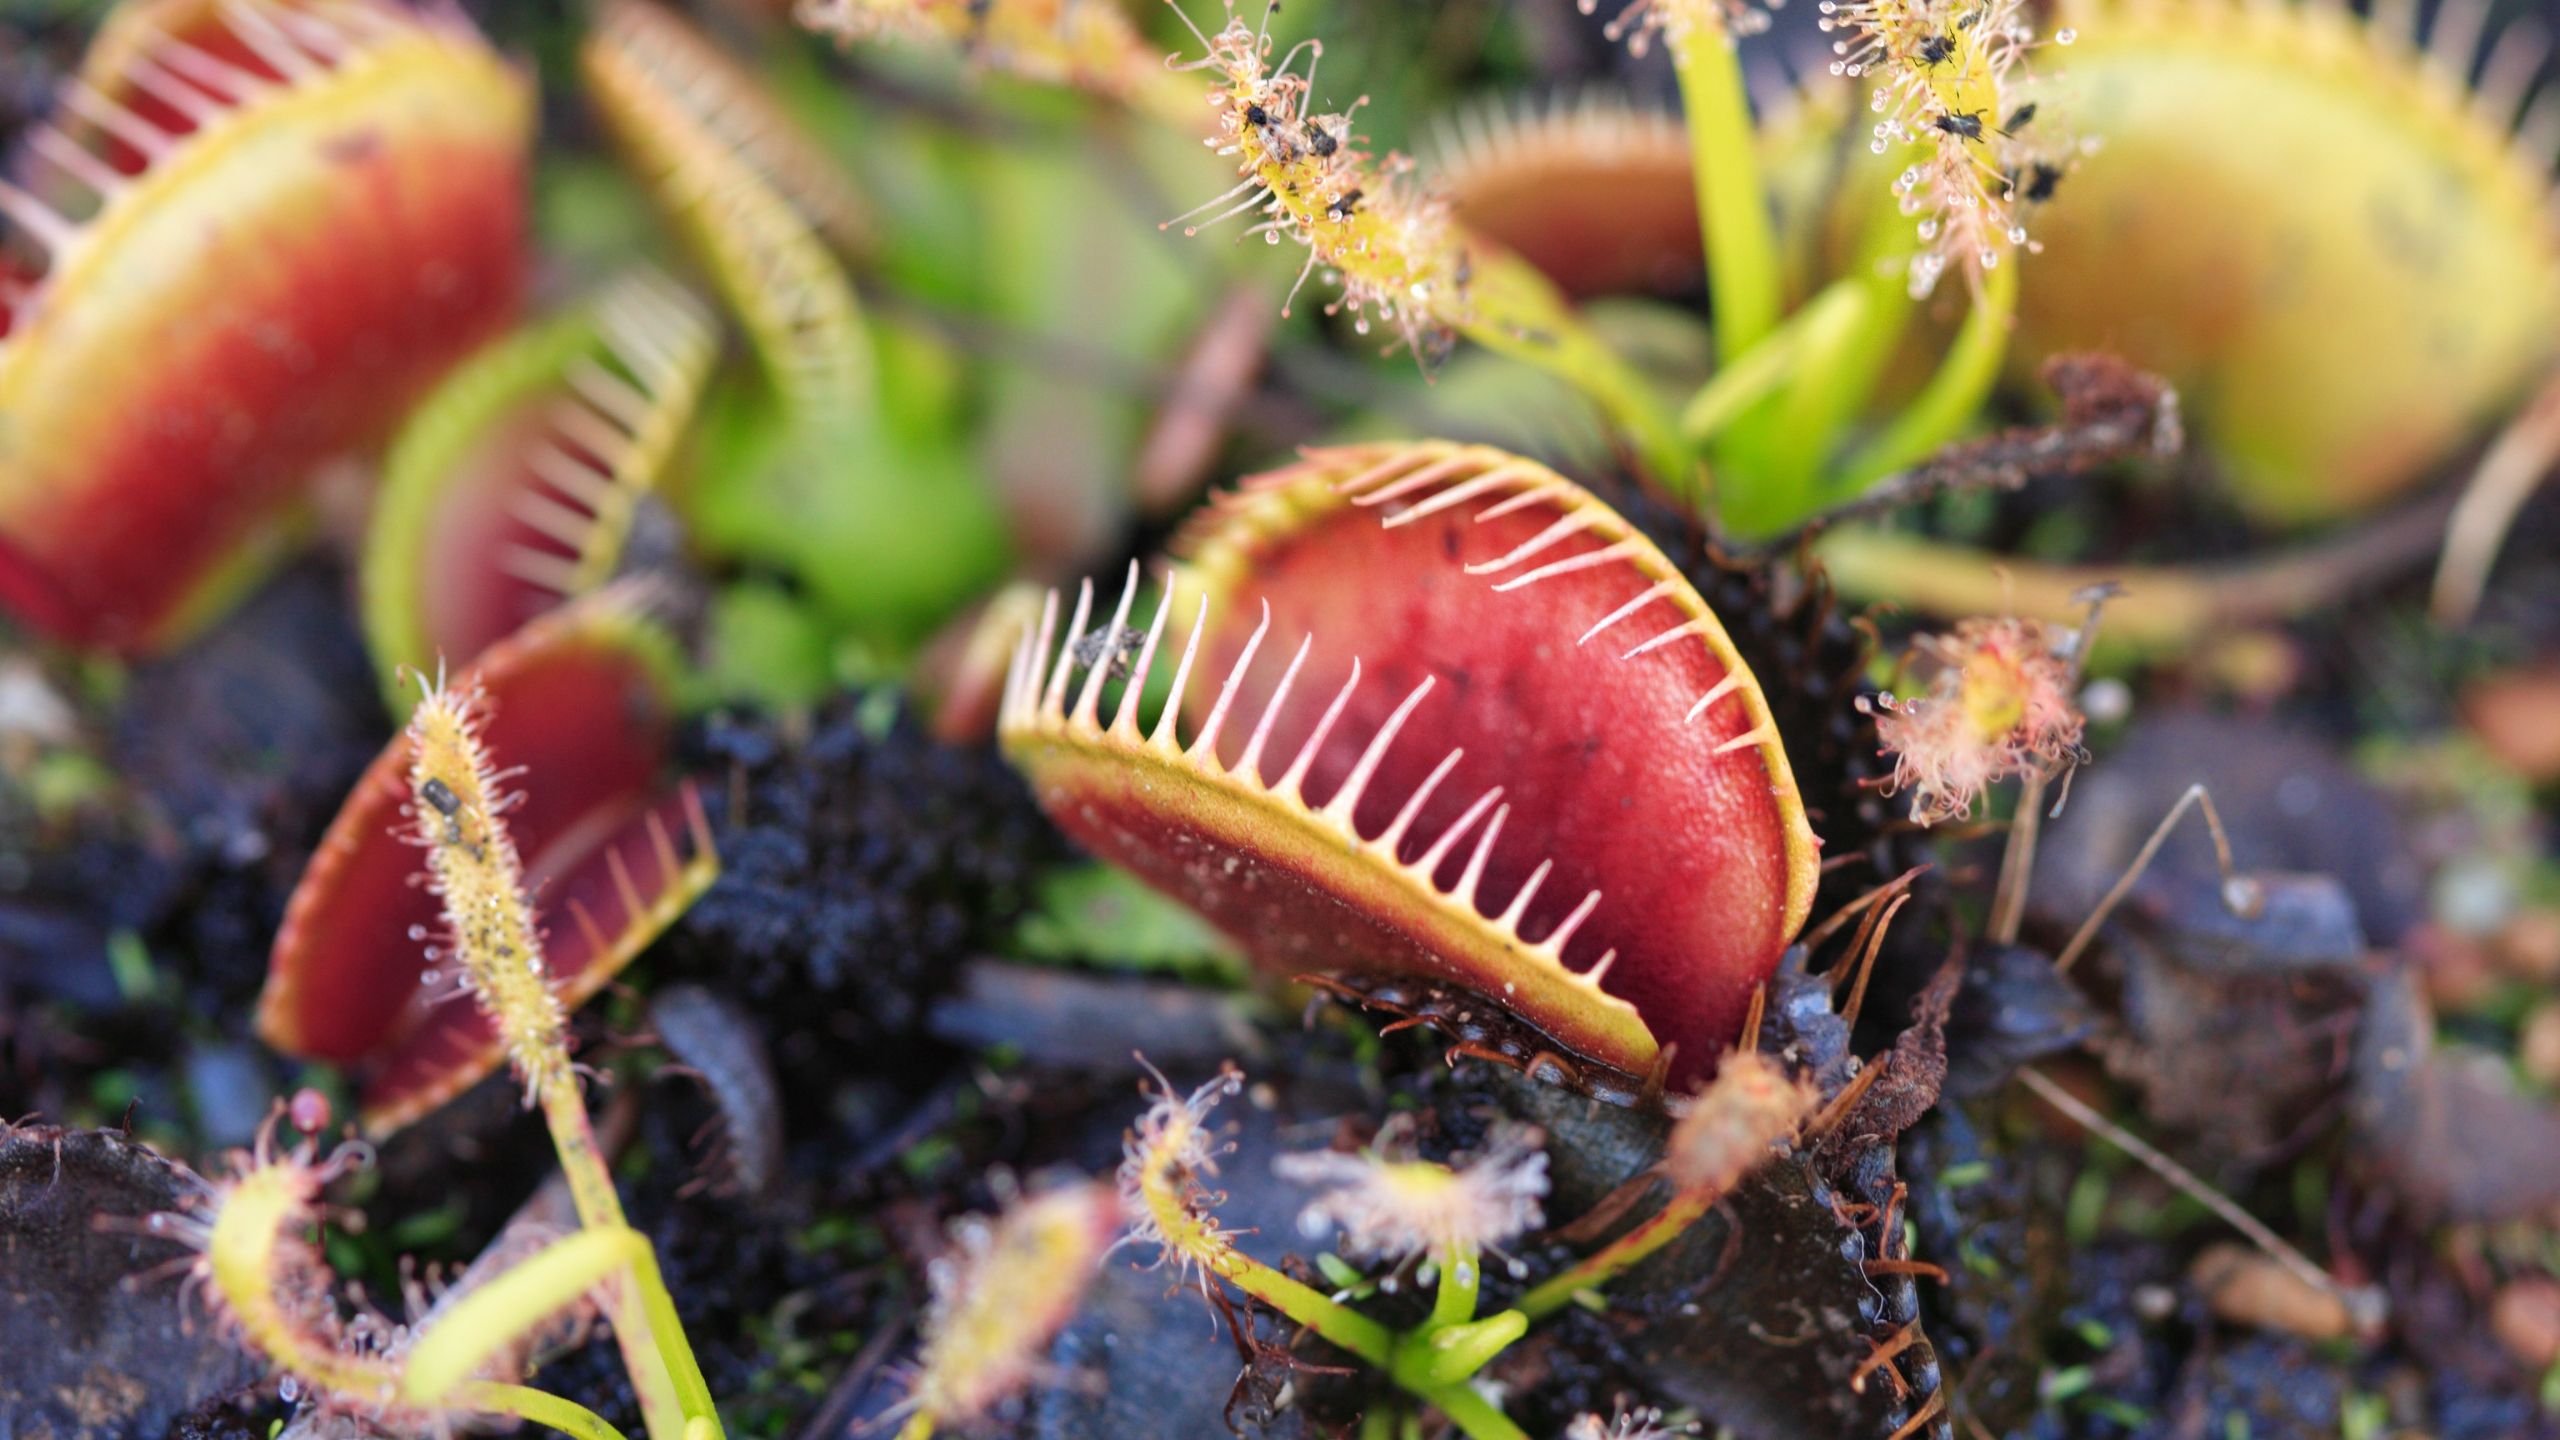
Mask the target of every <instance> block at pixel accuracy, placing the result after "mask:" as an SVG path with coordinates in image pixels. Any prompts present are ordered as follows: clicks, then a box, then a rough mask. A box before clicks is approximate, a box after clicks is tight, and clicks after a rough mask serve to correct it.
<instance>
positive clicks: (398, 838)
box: [258, 591, 719, 1133]
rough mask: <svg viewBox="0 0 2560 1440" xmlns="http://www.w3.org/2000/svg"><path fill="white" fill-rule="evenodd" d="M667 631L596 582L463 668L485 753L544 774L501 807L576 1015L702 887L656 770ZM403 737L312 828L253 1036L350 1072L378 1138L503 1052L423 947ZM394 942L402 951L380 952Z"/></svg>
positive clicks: (700, 857) (669, 682)
mask: <svg viewBox="0 0 2560 1440" xmlns="http://www.w3.org/2000/svg"><path fill="white" fill-rule="evenodd" d="M674 664H675V659H674V655H673V652H672V649H671V642H670V641H669V640H668V639H667V638H666V636H665V635H664V634H663V633H662V632H660V631H658V630H657V629H656V628H655V627H654V626H653V625H651V624H650V622H649V621H648V620H646V619H645V618H644V617H643V616H642V615H640V614H639V613H637V612H636V609H635V606H634V602H633V599H632V597H631V596H630V595H628V594H627V593H624V592H619V591H608V592H606V593H604V594H601V595H598V596H595V597H592V598H590V599H588V600H586V601H584V602H582V603H580V604H578V605H574V606H571V607H568V608H566V609H563V610H559V611H556V612H554V613H552V614H550V615H547V616H544V617H543V618H541V619H539V620H536V621H534V622H533V623H532V624H530V625H527V626H526V627H525V628H524V629H522V630H520V631H518V632H517V633H516V634H515V635H513V636H511V637H509V638H508V639H507V640H505V641H503V642H501V643H500V644H498V645H496V646H494V647H492V648H491V649H490V650H489V651H488V652H487V653H486V654H484V655H483V656H482V657H481V658H480V660H479V662H478V663H477V664H476V665H474V666H472V667H471V669H470V670H469V671H467V672H466V673H465V674H464V676H463V677H462V680H461V682H460V683H461V684H462V685H463V686H464V687H466V688H468V689H470V690H472V691H474V692H475V693H477V694H479V695H480V696H482V697H483V698H482V701H481V707H482V713H481V716H480V718H479V720H478V722H477V723H478V725H479V734H480V736H481V740H482V743H484V744H485V745H486V746H487V748H488V750H489V753H490V754H492V755H494V756H495V757H496V758H497V761H498V763H500V764H503V765H506V766H509V767H523V768H524V769H526V770H527V771H529V772H531V773H533V774H536V775H539V776H541V777H542V783H541V784H540V785H539V786H535V787H530V788H528V789H526V790H525V791H524V792H522V793H523V799H522V801H521V802H520V803H519V804H517V806H516V808H514V809H512V810H511V811H510V812H509V814H508V829H509V831H510V832H511V834H512V836H513V841H514V844H515V846H516V848H517V849H518V850H519V851H520V852H521V853H522V854H523V856H524V867H525V875H526V877H527V879H528V881H529V883H530V884H531V886H532V888H533V891H534V895H535V904H536V911H537V917H538V921H537V923H538V924H539V926H540V928H541V930H542V931H543V933H544V935H545V937H546V944H545V948H546V951H547V957H548V958H547V963H548V966H549V970H548V973H549V976H550V982H549V983H550V985H551V987H552V989H553V990H554V991H555V992H556V993H557V994H558V996H559V998H560V1001H561V1003H562V1004H563V1005H565V1006H568V1007H571V1008H574V1007H575V1006H576V1005H578V1004H579V1003H581V1002H582V1001H584V1000H585V999H586V998H587V997H589V996H591V995H593V994H594V993H595V992H596V991H597V990H598V989H600V988H601V987H602V986H603V985H604V983H605V982H606V981H608V980H610V979H612V978H613V976H614V974H615V973H616V972H618V971H620V970H621V969H622V967H623V966H625V965H627V964H629V963H630V962H631V960H632V958H633V957H634V956H636V955H638V954H639V952H640V951H641V950H642V949H643V948H644V947H645V946H646V945H647V944H648V942H649V941H650V940H651V939H653V938H655V937H656V936H657V935H658V934H659V932H661V931H663V930H664V929H665V928H666V927H667V926H668V925H669V924H671V923H673V922H674V920H675V918H676V917H677V916H678V915H681V914H682V913H683V912H684V909H685V907H686V906H687V905H690V904H691V903H692V902H693V900H694V899H695V898H696V897H698V896H699V895H700V894H701V893H702V892H703V891H704V890H706V889H708V888H709V887H710V885H711V882H712V880H713V879H714V878H716V876H717V874H718V869H719V864H718V860H717V858H716V857H715V856H714V855H713V853H712V850H711V846H710V842H709V827H708V825H707V823H706V822H705V820H704V818H703V816H702V812H701V808H700V804H699V802H698V800H697V799H696V798H695V797H694V794H693V792H692V790H691V789H690V788H689V787H682V786H675V785H671V784H669V783H668V781H667V780H666V778H665V774H664V769H665V765H666V760H667V746H668V740H669V736H670V734H671V732H672V727H673V725H674V719H675V709H674V699H673V686H674V681H675V677H674V671H673V668H672V667H673V666H674ZM412 744H413V742H412V741H411V739H410V737H409V736H407V735H405V734H404V735H402V736H400V737H398V738H396V739H394V740H393V741H392V742H391V744H390V745H389V746H388V747H386V748H385V749H384V750H383V752H382V754H381V755H380V756H379V757H378V758H377V759H376V760H375V761H374V763H373V765H372V766H371V767H370V768H369V769H367V770H366V772H365V775H364V778H363V779H361V780H359V781H358V782H357V784H356V788H355V790H354V792H353V793H352V794H351V795H349V797H348V799H347V802H346V805H345V806H344V808H342V809H341V810H340V811H339V813H338V817H337V819H336V820H335V821H333V822H332V823H331V825H330V827H329V832H328V834H327V835H326V836H324V837H323V838H322V840H321V843H320V848H319V850H318V852H317V853H316V854H315V855H314V856H313V858H312V862H311V867H310V869H309V870H308V871H307V872H305V874H304V876H303V880H302V883H301V885H300V886H298V887H297V888H296V889H295V891H294V894H293V899H292V901H291V903H290V904H289V905H288V906H287V908H286V911H285V917H284V923H283V926H282V928H281V929H280V930H279V931H278V932H277V935H276V944H275V951H274V954H273V956H272V958H271V959H270V961H269V968H268V974H267V985H266V990H265V992H264V993H263V994H262V995H261V996H260V997H259V1005H258V1033H259V1034H260V1035H261V1036H263V1037H264V1038H265V1039H266V1040H267V1042H268V1043H269V1044H271V1045H273V1046H275V1047H276V1048H277V1049H279V1050H282V1051H285V1052H286V1053H288V1054H293V1055H303V1056H309V1057H311V1058H314V1059H321V1060H328V1061H331V1062H332V1063H336V1064H342V1065H351V1066H354V1067H355V1068H356V1070H357V1073H358V1074H359V1076H360V1077H361V1080H362V1085H363V1093H362V1098H361V1104H360V1109H361V1116H360V1118H361V1119H362V1121H363V1123H364V1125H365V1127H366V1128H367V1129H368V1130H370V1131H373V1132H376V1133H380V1132H384V1131H389V1130H394V1129H397V1128H399V1127H400V1126H402V1125H405V1124H407V1123H409V1122H410V1121H411V1120H414V1119H416V1118H417V1117H418V1116H420V1115H422V1114H425V1113H426V1112H427V1111H429V1110H432V1109H434V1108H436V1107H437V1106H439V1105H441V1104H443V1103H444V1102H445V1101H447V1100H449V1099H451V1098H453V1097H454V1096H455V1095H457V1094H460V1093H461V1092H462V1091H463V1090H464V1089H465V1088H467V1087H468V1086H470V1085H471V1084H472V1083H474V1082H475V1081H477V1080H479V1079H480V1078H481V1077H483V1076H485V1075H487V1074H488V1073H489V1072H490V1071H492V1070H494V1069H496V1068H497V1067H498V1065H499V1064H500V1063H502V1061H503V1060H504V1058H505V1053H506V1051H505V1047H504V1044H503V1041H502V1037H501V1036H500V1035H499V1034H498V1033H497V1031H496V1030H495V1029H494V1028H493V1027H492V1026H491V1024H490V1022H489V1019H488V1017H487V1016H486V1015H485V1014H484V1013H482V1012H481V1011H480V1010H479V1009H477V1008H475V1007H473V1006H470V1005H466V1004H456V1003H452V1002H453V999H454V995H455V987H456V985H457V984H458V983H460V976H459V974H458V972H457V971H456V970H455V969H454V967H453V960H454V957H453V956H451V955H450V954H447V953H445V952H446V947H444V946H441V945H438V946H434V947H433V948H430V949H429V950H428V951H427V952H426V956H425V959H424V960H423V961H422V960H421V959H420V957H419V955H418V953H417V952H416V951H415V950H414V949H412V948H410V945H411V944H415V943H420V942H426V941H427V940H428V937H429V936H430V935H431V934H432V933H433V932H434V928H435V925H436V903H435V899H434V897H433V896H431V895H429V894H427V893H426V892H424V891H422V890H420V889H419V888H418V887H417V886H416V885H415V884H413V883H412V881H411V877H412V876H413V875H414V874H415V873H416V870H417V852H416V847H415V845H414V844H413V843H412V841H411V839H410V837H409V836H408V835H406V834H404V833H401V832H402V830H403V829H404V828H405V827H404V826H403V823H402V817H403V816H404V815H407V814H409V813H410V812H411V811H413V810H414V809H415V808H416V802H415V801H414V800H413V799H412V798H411V796H410V793H409V791H410V785H409V781H408V774H409V769H410V766H411V765H412V763H413V762H414V759H415V757H414V755H413V753H412ZM385 936H391V937H408V939H409V942H410V943H409V944H403V943H386V941H385V940H384V939H383V937H385Z"/></svg>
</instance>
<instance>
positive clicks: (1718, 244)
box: [1671, 26, 1778, 366]
mask: <svg viewBox="0 0 2560 1440" xmlns="http://www.w3.org/2000/svg"><path fill="white" fill-rule="evenodd" d="M1671 63H1672V67H1673V69H1674V70H1675V71H1676V72H1677V73H1678V75H1679V77H1680V104H1681V108H1682V109H1684V110H1685V111H1687V113H1688V119H1689V163H1690V168H1691V170H1692V171H1693V172H1694V173H1695V176H1696V182H1697V189H1698V233H1699V234H1700V235H1702V236H1704V237H1705V240H1706V247H1707V282H1708V284H1709V286H1710V287H1711V289H1712V293H1713V295H1714V304H1713V313H1714V318H1715V327H1716V358H1717V363H1719V364H1721V365H1727V366H1730V365H1733V364H1736V363H1738V362H1739V361H1740V359H1741V358H1742V357H1743V356H1744V355H1746V354H1748V353H1749V352H1750V350H1751V349H1752V347H1753V346H1755V345H1757V344H1758V343H1759V342H1760V338H1761V337H1762V336H1764V335H1766V334H1768V333H1769V331H1770V329H1771V328H1772V327H1773V326H1775V325H1776V324H1777V323H1778V241H1777V235H1776V230H1775V227H1774V226H1773V225H1772V223H1771V221H1770V218H1769V202H1768V197H1767V194H1766V192H1765V190H1764V189H1763V187H1762V185H1761V182H1760V153H1759V133H1758V132H1757V131H1756V130H1754V129H1753V128H1752V124H1751V97H1750V94H1749V92H1747V91H1746V90H1745V89H1744V88H1743V84H1742V61H1741V56H1740V52H1739V51H1738V50H1737V49H1736V47H1735V46H1734V43H1733V38H1732V37H1731V36H1729V35H1724V34H1720V33H1713V32H1710V31H1708V30H1707V29H1706V27H1703V26H1701V27H1699V29H1698V31H1697V32H1696V33H1694V34H1692V35H1691V37H1690V38H1689V39H1688V40H1687V41H1686V42H1684V43H1681V44H1676V45H1674V46H1672V47H1671Z"/></svg>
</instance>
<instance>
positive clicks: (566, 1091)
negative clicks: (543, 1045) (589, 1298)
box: [541, 1065, 721, 1440]
mask: <svg viewBox="0 0 2560 1440" xmlns="http://www.w3.org/2000/svg"><path fill="white" fill-rule="evenodd" d="M541 1101H542V1118H543V1120H544V1122H545V1123H546V1124H547V1125H548V1126H549V1127H550V1130H551V1148H552V1149H553V1151H554V1152H555V1153H557V1154H558V1156H559V1158H560V1172H561V1174H562V1175H563V1176H565V1177H566V1178H567V1180H568V1182H569V1198H570V1200H571V1201H572V1202H574V1203H575V1204H576V1206H577V1209H578V1223H579V1224H580V1225H583V1226H621V1225H622V1224H623V1223H624V1221H623V1217H622V1197H621V1196H620V1195H618V1194H616V1193H615V1191H614V1188H613V1176H612V1175H611V1174H610V1173H609V1172H607V1171H606V1169H605V1164H604V1153H603V1151H602V1149H601V1148H600V1147H598V1145H597V1144H596V1132H595V1125H594V1123H593V1122H592V1121H591V1120H590V1119H589V1118H588V1116H587V1101H586V1096H585V1095H584V1094H582V1093H581V1092H580V1090H579V1088H578V1080H577V1074H576V1072H575V1071H573V1070H571V1069H569V1068H568V1067H567V1066H565V1065H563V1066H559V1067H556V1068H555V1069H554V1070H553V1071H552V1078H551V1079H549V1080H548V1081H546V1082H545V1083H544V1084H543V1086H542V1094H541ZM630 1278H631V1282H632V1283H631V1284H630V1285H629V1286H628V1287H626V1288H624V1289H623V1290H620V1291H617V1292H615V1294H614V1297H613V1300H612V1302H611V1303H612V1309H613V1311H614V1325H613V1331H614V1338H615V1339H616V1340H617V1341H618V1342H619V1343H620V1344H621V1346H622V1355H623V1362H624V1366H625V1368H626V1369H628V1370H629V1371H630V1373H631V1386H632V1389H633V1390H634V1391H635V1392H637V1393H638V1395H639V1397H640V1412H641V1414H642V1415H643V1416H645V1417H646V1418H647V1419H648V1421H649V1434H650V1435H651V1437H653V1440H692V1434H691V1432H692V1431H693V1429H694V1422H696V1421H708V1422H709V1424H710V1426H711V1433H712V1435H714V1436H718V1435H719V1434H720V1433H721V1431H720V1414H719V1411H718V1410H717V1409H716V1408H715V1407H714V1406H713V1405H712V1403H711V1387H710V1386H709V1385H708V1384H706V1383H705V1382H704V1381H703V1378H702V1367H701V1366H700V1365H699V1364H697V1363H696V1362H695V1360H694V1358H693V1346H692V1345H691V1344H689V1343H688V1342H687V1341H686V1340H685V1335H684V1323H683V1321H681V1320H680V1319H678V1318H677V1316H676V1305H675V1298H674V1297H673V1296H671V1295H669V1294H668V1293H667V1284H666V1280H665V1279H664V1277H662V1276H661V1275H660V1274H659V1273H658V1261H657V1256H656V1254H655V1253H654V1252H653V1251H650V1250H648V1249H646V1248H643V1249H642V1250H641V1251H640V1252H639V1254H638V1255H637V1256H636V1257H635V1258H634V1259H633V1261H632V1264H631V1269H630ZM635 1320H636V1321H638V1322H639V1323H637V1324H635V1323H633V1322H634V1321H635Z"/></svg>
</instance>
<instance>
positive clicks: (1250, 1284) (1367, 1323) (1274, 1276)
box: [1203, 1246, 1396, 1370]
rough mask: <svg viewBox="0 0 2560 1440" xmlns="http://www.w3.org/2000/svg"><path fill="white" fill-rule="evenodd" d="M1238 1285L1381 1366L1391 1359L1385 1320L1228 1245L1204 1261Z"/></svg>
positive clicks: (1390, 1339)
mask: <svg viewBox="0 0 2560 1440" xmlns="http://www.w3.org/2000/svg"><path fill="white" fill-rule="evenodd" d="M1203 1263H1204V1264H1206V1265H1207V1266H1208V1267H1209V1268H1210V1269H1212V1270H1214V1271H1216V1272H1217V1273H1218V1274H1219V1275H1220V1276H1221V1277H1222V1278H1224V1279H1225V1280H1226V1281H1227V1282H1228V1283H1230V1284H1232V1285H1234V1286H1235V1287H1236V1288H1237V1289H1239V1290H1242V1291H1243V1292H1245V1293H1246V1294H1248V1295H1250V1296H1252V1297H1253V1298H1255V1299H1257V1300H1259V1301H1261V1302H1262V1303H1264V1304H1266V1305H1268V1306H1270V1307H1271V1308H1272V1309H1274V1310H1277V1311H1279V1312H1280V1313H1281V1314H1283V1315H1286V1316H1288V1317H1289V1318H1290V1319H1292V1320H1295V1321H1297V1322H1298V1323H1299V1324H1300V1325H1303V1326H1305V1327H1306V1328H1308V1329H1309V1330H1313V1331H1314V1332H1316V1333H1317V1334H1318V1335H1321V1336H1323V1337H1324V1338H1325V1339H1327V1340H1330V1341H1332V1342H1333V1343H1334V1344H1335V1345H1338V1346H1340V1347H1341V1348H1343V1349H1345V1350H1348V1351H1350V1352H1351V1353H1352V1354H1354V1355H1357V1356H1359V1357H1360V1358H1361V1359H1363V1360H1366V1361H1368V1362H1369V1363H1370V1364H1372V1365H1374V1366H1376V1367H1378V1368H1379V1369H1381V1370H1385V1369H1387V1368H1388V1367H1389V1366H1390V1365H1391V1364H1392V1363H1393V1360H1394V1357H1395V1348H1396V1340H1395V1336H1394V1335H1393V1334H1392V1333H1390V1332H1389V1331H1388V1329H1387V1327H1385V1326H1384V1325H1381V1324H1379V1323H1378V1322H1377V1321H1375V1320H1372V1319H1370V1318H1369V1317H1368V1316H1366V1315H1363V1314H1361V1313H1360V1312H1358V1311H1357V1310H1352V1309H1349V1308H1347V1307H1344V1306H1341V1305H1336V1304H1334V1303H1333V1302H1332V1301H1331V1300H1328V1299H1326V1298H1325V1297H1324V1296H1323V1295H1321V1294H1319V1293H1317V1292H1316V1291H1314V1290H1311V1289H1309V1288H1308V1287H1306V1286H1304V1285H1301V1284H1299V1283H1298V1282H1297V1281H1295V1280H1292V1279H1290V1278H1289V1277H1288V1276H1286V1275H1283V1274H1281V1273H1280V1272H1279V1271H1277V1270H1274V1269H1272V1268H1271V1267H1270V1266H1268V1265H1265V1264H1263V1263H1262V1262H1261V1261H1259V1260H1256V1259H1254V1258H1253V1257H1252V1256H1250V1255H1247V1254H1245V1253H1244V1252H1243V1251H1241V1250H1237V1249H1235V1248H1233V1247H1232V1246H1229V1247H1226V1248H1222V1249H1220V1250H1219V1251H1218V1252H1217V1253H1216V1254H1215V1255H1213V1256H1210V1257H1207V1258H1206V1259H1205V1260H1204V1261H1203Z"/></svg>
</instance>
